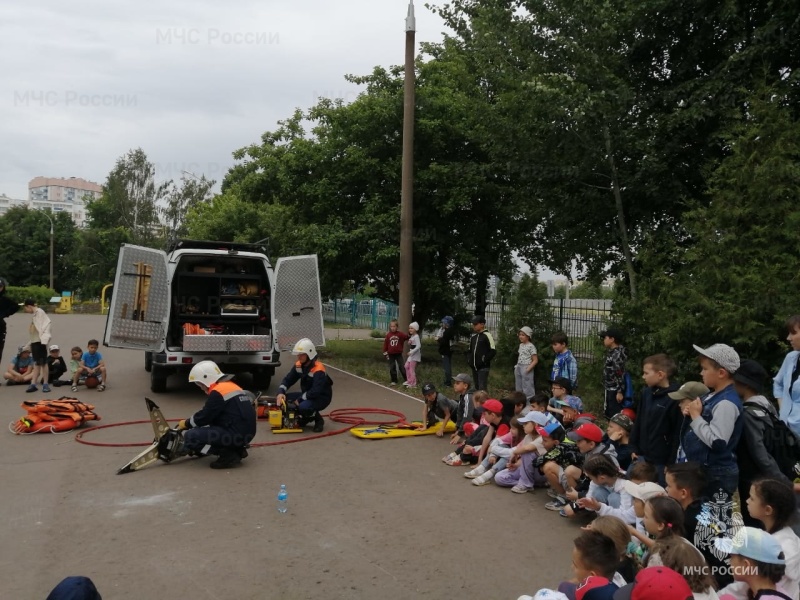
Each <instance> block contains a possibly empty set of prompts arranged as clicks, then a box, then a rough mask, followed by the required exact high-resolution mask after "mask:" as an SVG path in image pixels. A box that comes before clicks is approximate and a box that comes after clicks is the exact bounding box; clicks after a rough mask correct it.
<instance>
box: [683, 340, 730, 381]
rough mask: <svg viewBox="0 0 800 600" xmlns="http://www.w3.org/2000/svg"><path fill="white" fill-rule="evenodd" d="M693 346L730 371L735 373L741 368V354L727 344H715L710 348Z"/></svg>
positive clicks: (698, 351) (699, 352)
mask: <svg viewBox="0 0 800 600" xmlns="http://www.w3.org/2000/svg"><path fill="white" fill-rule="evenodd" d="M692 347H693V348H694V349H695V351H696V352H697V353H698V354H701V355H702V356H705V357H706V358H710V359H711V360H713V361H714V362H715V363H717V364H718V365H719V366H720V367H722V368H723V369H725V370H726V371H727V372H728V373H731V374H733V373H735V372H736V371H737V370H738V369H739V365H740V360H739V354H738V353H737V352H736V350H734V349H733V348H731V347H730V346H728V345H727V344H714V345H713V346H709V347H708V348H701V347H700V346H697V345H695V344H692Z"/></svg>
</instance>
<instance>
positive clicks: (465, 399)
mask: <svg viewBox="0 0 800 600" xmlns="http://www.w3.org/2000/svg"><path fill="white" fill-rule="evenodd" d="M453 390H454V391H455V393H456V394H457V395H458V396H457V400H456V405H457V408H456V431H455V432H454V433H453V435H451V436H450V443H451V444H461V443H462V442H463V441H464V440H466V439H467V436H466V434H465V433H464V426H465V425H466V424H467V423H471V422H472V412H473V411H474V409H475V405H474V404H473V402H472V395H473V393H474V390H473V389H472V377H470V376H469V375H467V374H466V373H459V374H458V375H456V376H455V377H454V378H453ZM451 454H453V453H451ZM449 457H450V455H448V456H445V457H444V458H443V459H442V460H443V461H446V460H447V459H448V458H449Z"/></svg>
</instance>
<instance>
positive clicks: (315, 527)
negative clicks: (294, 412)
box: [0, 312, 579, 600]
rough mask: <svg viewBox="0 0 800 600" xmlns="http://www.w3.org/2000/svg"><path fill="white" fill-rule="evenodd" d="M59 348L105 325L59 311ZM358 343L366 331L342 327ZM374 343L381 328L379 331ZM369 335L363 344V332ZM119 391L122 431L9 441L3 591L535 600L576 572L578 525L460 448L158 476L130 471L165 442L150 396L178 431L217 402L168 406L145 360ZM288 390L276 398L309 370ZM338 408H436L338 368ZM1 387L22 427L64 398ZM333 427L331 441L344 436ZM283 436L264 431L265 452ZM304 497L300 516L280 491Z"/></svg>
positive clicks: (415, 414)
mask: <svg viewBox="0 0 800 600" xmlns="http://www.w3.org/2000/svg"><path fill="white" fill-rule="evenodd" d="M51 317H52V319H53V332H54V336H53V340H52V341H53V343H57V344H59V345H60V346H61V348H62V349H63V350H64V351H65V353H68V349H69V347H71V346H73V345H80V346H81V347H84V348H85V346H86V342H87V340H88V339H89V338H92V337H94V338H98V339H101V340H102V336H103V330H104V326H105V317H101V316H94V315H51ZM29 323H30V317H29V315H27V314H24V313H22V312H20V313H18V314H16V315H14V316H12V317H10V318H9V319H8V325H9V333H8V338H7V340H6V349H5V352H4V355H3V357H2V361H3V364H4V365H7V364H8V362H9V361H10V359H11V356H12V352H13V351H14V349H15V348H16V346H17V344H20V343H24V342H25V341H26V340H27V331H28V324H29ZM332 331H333V332H334V333H335V332H336V331H339V332H341V333H340V334H339V337H341V335H343V334H344V332H345V331H352V330H332ZM366 333H367V334H368V333H369V332H368V331H367V332H366ZM350 335H355V334H352V333H351V334H350ZM100 352H101V353H102V354H103V355H104V358H105V360H106V363H107V364H108V369H109V377H108V387H107V389H106V390H105V391H104V392H98V391H96V390H86V389H85V388H81V390H80V391H79V392H78V393H77V394H75V395H76V396H77V397H78V398H79V399H81V400H82V401H85V402H89V403H92V404H94V406H95V408H96V412H97V413H98V414H99V415H100V416H101V418H102V420H101V421H99V422H97V423H94V424H96V425H109V424H117V425H118V426H115V427H111V428H106V429H100V430H96V431H90V429H91V427H86V428H84V429H83V431H84V432H85V433H84V439H85V440H86V441H91V442H97V443H102V444H107V445H105V446H90V445H84V444H80V443H78V442H76V441H75V433H74V432H69V433H66V434H60V435H56V434H36V435H27V436H20V435H13V434H12V433H10V432H8V431H7V432H6V433H5V434H3V435H0V482H2V483H1V485H0V507H2V508H0V510H2V517H3V518H2V520H0V523H1V524H2V525H0V535H2V541H0V547H1V548H2V552H0V581H2V582H3V583H2V584H1V585H0V587H1V588H2V593H0V596H2V597H3V598H9V599H17V598H19V599H26V600H27V599H39V598H42V599H43V598H45V597H46V596H47V594H48V592H49V590H50V589H52V588H53V587H54V586H55V585H56V583H58V581H60V580H61V579H62V578H63V577H65V576H68V575H85V576H88V577H90V578H91V579H92V580H93V581H94V582H95V584H96V585H97V587H98V589H99V590H100V593H101V594H102V596H103V598H104V599H106V600H109V599H111V600H114V599H138V600H141V599H154V600H155V599H159V598H164V597H169V596H177V597H182V598H198V599H199V598H209V599H211V598H214V599H223V600H225V599H249V598H253V599H255V598H259V599H260V598H326V599H330V598H353V599H359V598H370V599H372V598H378V597H379V598H383V599H395V598H397V599H407V598H445V597H452V596H468V597H474V598H502V599H506V598H510V599H514V598H517V597H518V596H519V595H521V594H525V593H528V594H533V593H534V592H535V591H536V590H537V589H539V588H540V587H555V586H556V585H558V583H559V581H561V580H562V579H564V578H567V577H569V576H571V569H570V562H571V548H572V539H573V538H574V537H575V536H576V535H577V534H578V533H579V529H578V526H577V525H576V524H575V523H571V522H567V521H566V519H563V518H561V517H559V516H558V514H557V513H553V512H548V511H546V510H544V508H543V506H544V504H545V502H546V501H547V500H548V498H547V497H546V494H545V493H544V491H541V490H540V491H537V492H534V493H529V494H525V495H518V494H512V493H511V492H510V491H509V490H504V489H500V488H498V487H496V486H494V485H487V486H483V487H476V486H473V485H471V484H470V482H469V480H467V479H465V478H464V477H463V472H464V471H465V470H466V469H463V468H455V467H448V466H445V465H444V464H443V463H442V462H441V460H440V459H441V457H442V456H444V455H445V454H447V453H448V452H449V451H450V450H451V447H450V446H449V445H448V443H447V440H446V439H439V438H436V437H435V436H426V437H417V438H406V439H396V440H381V441H370V440H360V439H356V438H355V437H353V436H351V435H350V434H349V433H343V434H341V435H333V436H328V437H325V438H322V439H315V440H309V441H304V442H301V443H290V444H282V445H274V446H268V447H257V448H253V449H252V450H251V451H250V457H249V458H247V459H246V460H245V461H244V462H243V464H242V466H241V467H239V468H237V469H232V470H221V471H216V470H213V469H209V467H208V464H209V462H210V459H208V458H206V459H189V458H184V459H180V460H178V461H176V462H173V463H172V464H164V463H157V464H154V465H152V466H150V467H148V468H146V469H143V470H141V471H137V472H134V473H129V474H126V475H116V471H117V469H118V468H119V467H121V466H122V465H124V464H125V463H127V462H128V461H129V460H130V459H131V458H132V457H133V456H134V455H136V454H137V453H138V452H140V451H141V449H142V447H121V446H116V445H117V444H135V443H147V442H149V441H150V440H151V439H152V429H151V427H150V426H149V424H129V423H130V422H132V421H139V420H146V419H147V417H148V415H147V412H146V408H145V402H144V398H145V397H151V398H152V399H153V400H154V401H155V402H156V403H157V404H159V405H160V406H161V408H162V410H163V412H164V414H165V416H166V417H167V418H168V419H177V418H186V417H188V416H190V415H191V414H192V413H193V412H194V411H195V410H197V409H199V408H200V407H201V406H202V404H203V401H204V396H203V395H202V393H201V392H200V391H199V390H198V389H197V388H196V387H194V386H192V385H190V384H187V383H185V382H180V381H178V380H177V378H175V377H173V378H172V379H171V380H170V391H169V392H168V393H166V394H151V393H150V390H149V376H148V374H147V373H146V372H145V371H144V360H143V354H142V352H140V351H133V350H121V349H115V348H104V347H101V348H100ZM284 359H285V360H284V361H283V363H284V364H283V366H282V367H281V372H280V374H279V376H278V377H276V378H274V379H273V382H272V385H271V389H270V390H269V392H270V393H274V392H275V389H276V388H277V385H278V384H279V382H280V379H281V377H282V375H283V374H284V373H285V372H286V370H288V368H289V367H290V365H291V364H292V363H291V360H290V359H291V357H290V356H285V357H284ZM330 372H331V377H332V378H333V380H334V382H335V383H334V401H333V404H332V406H331V408H342V407H375V408H383V409H392V410H397V411H400V412H402V413H403V414H405V415H406V417H407V418H408V419H414V418H419V416H420V414H421V405H420V403H419V401H418V400H416V399H414V398H411V397H409V396H407V395H404V394H402V393H399V392H396V391H395V390H393V389H391V388H387V387H384V386H382V385H378V384H374V383H371V382H368V381H366V380H363V379H360V378H358V377H355V376H352V375H349V374H346V373H344V372H341V371H338V370H336V369H331V370H330ZM67 390H68V388H54V393H52V394H49V395H43V394H42V393H41V392H40V393H37V394H26V393H25V388H24V387H23V386H15V387H6V386H2V387H0V417H2V419H3V422H4V423H6V424H7V423H10V422H13V421H16V420H17V419H19V418H20V417H21V416H22V415H23V410H22V409H21V408H20V403H21V402H23V401H25V400H36V399H41V398H43V397H45V396H48V397H57V395H58V393H68V392H67ZM344 427H345V426H344V425H339V424H336V423H332V422H330V421H327V422H326V428H325V431H326V432H333V431H337V430H339V429H342V428H344ZM310 435H311V432H310V430H309V433H307V434H302V435H294V436H292V435H283V436H278V435H274V434H272V433H271V432H270V430H269V428H268V425H267V423H266V422H259V432H258V435H257V436H256V439H255V440H254V442H256V443H262V442H275V441H290V440H295V439H299V438H303V437H308V436H310ZM281 484H286V486H287V488H288V491H289V511H288V512H287V513H285V514H281V513H279V512H278V511H277V508H276V506H277V505H276V496H277V493H278V489H279V487H280V485H281Z"/></svg>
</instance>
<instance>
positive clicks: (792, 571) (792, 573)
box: [720, 479, 800, 600]
mask: <svg viewBox="0 0 800 600" xmlns="http://www.w3.org/2000/svg"><path fill="white" fill-rule="evenodd" d="M747 508H748V510H750V516H751V517H753V518H754V519H756V520H757V521H760V522H761V523H763V525H764V529H765V530H766V531H767V533H769V534H771V535H772V537H773V538H774V539H775V541H777V542H778V543H779V544H780V545H781V549H782V550H783V558H784V562H785V566H786V569H785V573H784V576H783V578H782V579H781V580H780V581H779V582H778V583H779V585H780V587H782V588H783V590H784V591H785V593H786V594H788V595H789V597H791V598H800V538H798V537H797V535H795V533H794V531H792V528H791V527H789V524H790V523H791V521H792V519H793V518H794V517H795V513H796V508H795V499H794V493H793V492H792V488H791V487H790V486H789V485H788V484H787V483H784V482H783V481H780V480H777V479H758V480H756V481H754V482H753V483H752V484H751V486H750V495H749V497H748V498H747ZM747 590H748V588H747V585H746V583H745V582H743V581H734V582H733V583H731V584H730V585H728V586H726V587H725V589H723V590H720V595H722V594H730V595H732V596H733V597H734V598H736V599H737V600H746V599H747Z"/></svg>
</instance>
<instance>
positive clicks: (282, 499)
mask: <svg viewBox="0 0 800 600" xmlns="http://www.w3.org/2000/svg"><path fill="white" fill-rule="evenodd" d="M288 509H289V492H287V491H286V486H285V485H284V484H281V489H280V491H279V492H278V512H282V513H285V512H286V511H287V510H288Z"/></svg>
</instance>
